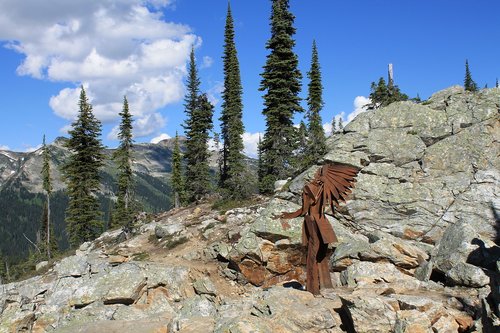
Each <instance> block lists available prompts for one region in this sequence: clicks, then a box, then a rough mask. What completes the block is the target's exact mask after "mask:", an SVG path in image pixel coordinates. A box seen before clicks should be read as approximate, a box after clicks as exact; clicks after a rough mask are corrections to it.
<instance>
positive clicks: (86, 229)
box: [62, 87, 104, 247]
mask: <svg viewBox="0 0 500 333" xmlns="http://www.w3.org/2000/svg"><path fill="white" fill-rule="evenodd" d="M79 107H80V110H79V113H78V118H77V120H76V121H75V122H74V123H73V124H72V129H71V130H70V131H69V135H70V139H69V140H68V141H67V142H66V143H65V147H66V148H68V149H69V150H70V151H71V152H72V153H73V154H72V155H71V156H70V157H69V159H68V161H67V162H66V164H64V165H63V167H62V172H63V174H64V180H65V181H66V184H67V190H66V191H67V194H68V197H69V205H68V208H67V209H66V223H67V232H68V234H69V242H70V244H71V246H72V247H76V246H78V245H79V244H81V243H83V242H85V241H89V240H93V239H95V238H96V237H97V236H99V235H100V233H101V232H102V231H103V222H102V219H101V212H100V210H99V202H98V200H97V197H96V194H97V191H98V189H99V184H100V183H99V181H100V179H99V170H100V168H101V167H102V166H103V160H104V155H103V149H104V147H103V146H102V144H101V141H100V139H99V137H100V135H101V123H100V122H99V120H97V119H96V118H95V116H94V115H93V113H92V105H91V104H90V103H89V101H88V99H87V96H86V94H85V89H84V88H83V87H82V88H81V92H80V101H79Z"/></svg>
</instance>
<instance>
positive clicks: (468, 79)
mask: <svg viewBox="0 0 500 333" xmlns="http://www.w3.org/2000/svg"><path fill="white" fill-rule="evenodd" d="M464 88H465V90H466V91H471V92H475V91H477V84H476V82H474V80H473V79H472V76H471V74H470V69H469V61H468V60H467V59H466V60H465V78H464Z"/></svg>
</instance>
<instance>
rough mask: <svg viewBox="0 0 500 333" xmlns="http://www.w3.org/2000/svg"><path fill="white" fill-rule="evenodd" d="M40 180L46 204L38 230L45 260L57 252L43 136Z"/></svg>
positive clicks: (47, 161)
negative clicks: (45, 256) (41, 180)
mask: <svg viewBox="0 0 500 333" xmlns="http://www.w3.org/2000/svg"><path fill="white" fill-rule="evenodd" d="M42 158H43V162H42V179H43V184H42V187H43V190H44V191H45V196H46V202H45V205H44V209H43V213H42V221H41V222H42V224H41V230H40V236H41V239H40V241H41V242H40V245H41V247H42V248H43V249H44V253H45V254H46V255H47V259H49V260H50V259H51V257H52V253H53V252H54V251H57V242H56V241H55V237H53V235H52V234H53V228H51V226H52V221H51V215H50V195H51V194H52V180H51V178H50V152H49V148H48V147H47V145H46V143H45V135H44V136H43V142H42Z"/></svg>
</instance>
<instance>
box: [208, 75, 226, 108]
mask: <svg viewBox="0 0 500 333" xmlns="http://www.w3.org/2000/svg"><path fill="white" fill-rule="evenodd" d="M223 91H224V83H223V82H220V81H217V82H216V83H215V84H214V85H213V86H212V87H211V88H210V89H208V90H207V98H208V101H209V102H210V103H212V105H213V106H216V105H217V104H219V102H220V98H221V93H222V92H223Z"/></svg>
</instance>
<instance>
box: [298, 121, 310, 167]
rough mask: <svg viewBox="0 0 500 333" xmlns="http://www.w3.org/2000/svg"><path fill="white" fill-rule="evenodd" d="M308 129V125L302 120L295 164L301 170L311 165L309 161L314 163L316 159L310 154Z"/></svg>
mask: <svg viewBox="0 0 500 333" xmlns="http://www.w3.org/2000/svg"><path fill="white" fill-rule="evenodd" d="M308 134H310V133H308V131H307V126H306V124H305V123H304V121H303V120H302V121H301V122H300V124H299V128H298V129H297V133H296V136H297V143H296V147H297V149H296V150H295V157H296V158H295V162H294V163H295V166H296V168H297V169H299V170H301V169H303V168H305V167H307V166H308V165H309V163H312V162H313V161H314V160H313V159H312V156H311V155H309V153H308V150H309V148H310V146H309V140H310V138H309V135H308Z"/></svg>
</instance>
